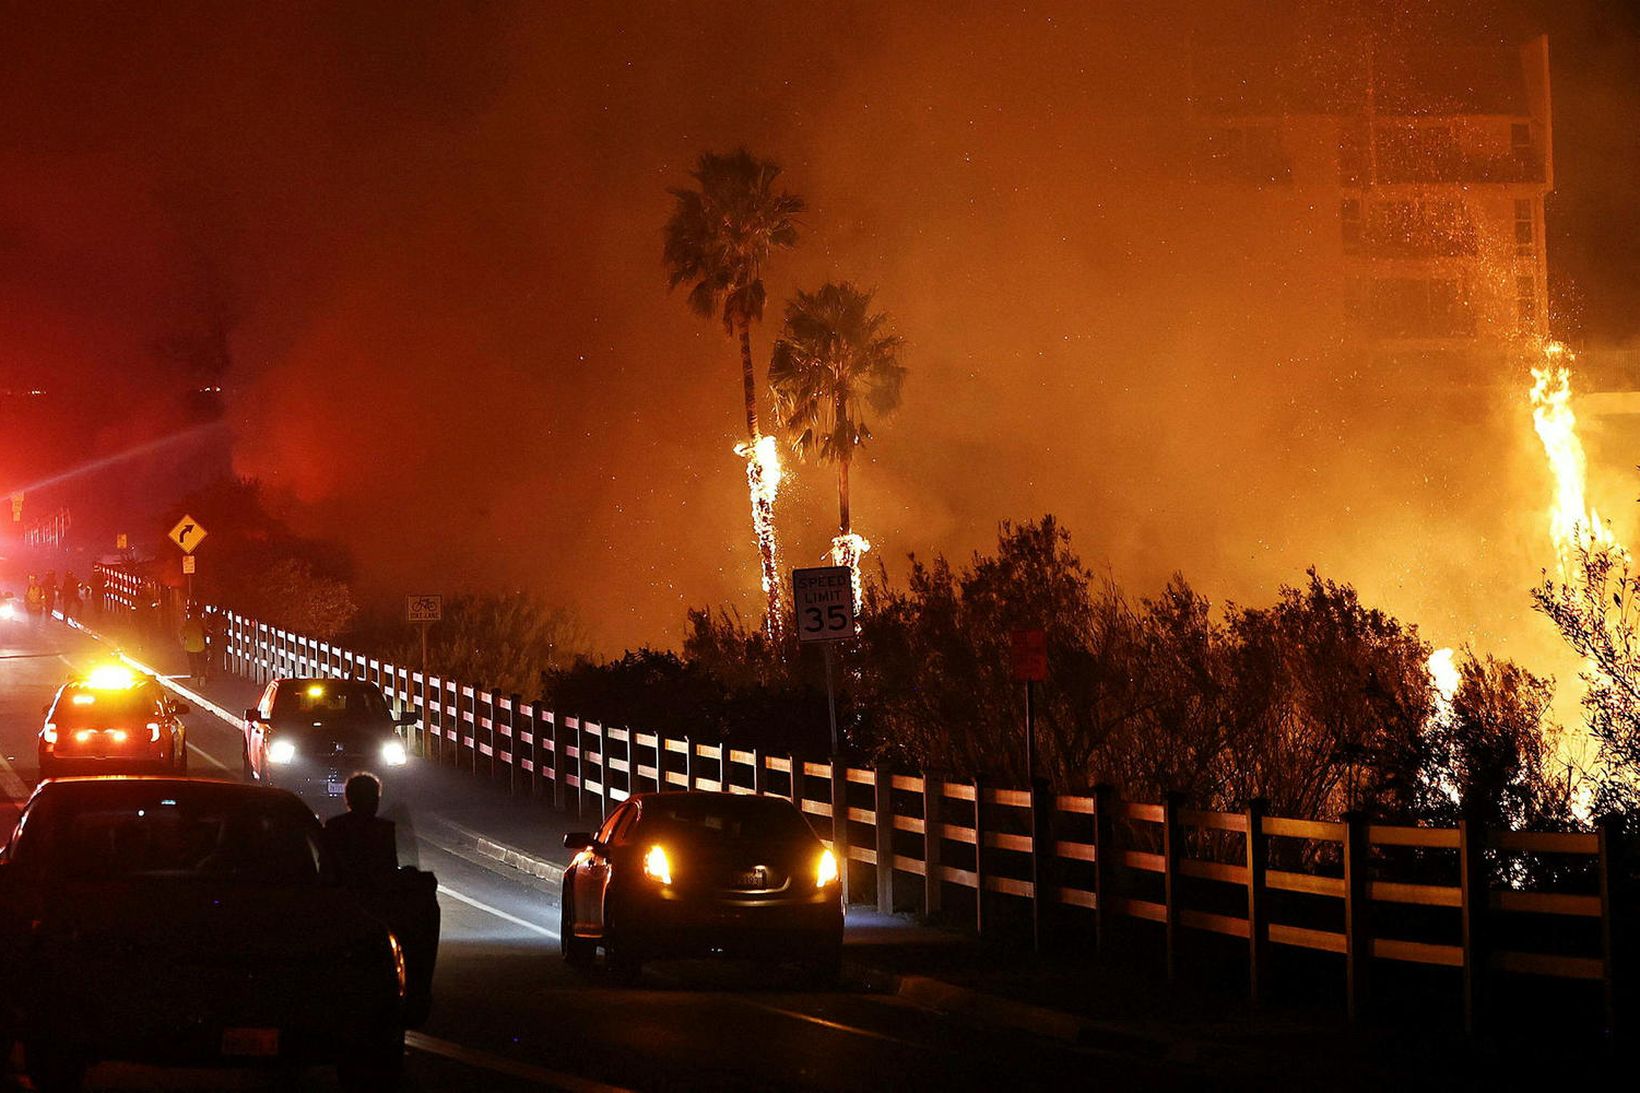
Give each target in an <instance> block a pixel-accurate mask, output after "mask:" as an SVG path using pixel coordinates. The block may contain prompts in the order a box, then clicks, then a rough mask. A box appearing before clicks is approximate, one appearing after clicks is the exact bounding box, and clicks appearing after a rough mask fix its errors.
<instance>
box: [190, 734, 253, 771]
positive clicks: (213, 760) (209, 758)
mask: <svg viewBox="0 0 1640 1093" xmlns="http://www.w3.org/2000/svg"><path fill="white" fill-rule="evenodd" d="M188 750H189V751H191V752H193V753H194V754H195V755H197V756H199V757H200V758H201V759H203V760H205V761H206V762H207V763H209V764H211V766H213V767H215V768H216V769H217V770H225V771H227V772H228V773H229V774H232V775H233V776H234V777H236V778H237V777H238V776H239V773H240V772H239V771H237V770H234V769H233V768H232V767H230V766H229V765H228V764H226V763H224V762H223V761H222V760H220V759H218V758H217V757H216V756H214V755H212V754H211V753H210V752H208V751H206V750H205V749H204V748H202V747H200V746H199V745H198V744H196V743H194V742H193V741H192V740H190V741H188Z"/></svg>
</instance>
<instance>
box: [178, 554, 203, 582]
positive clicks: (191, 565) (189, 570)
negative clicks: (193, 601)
mask: <svg viewBox="0 0 1640 1093" xmlns="http://www.w3.org/2000/svg"><path fill="white" fill-rule="evenodd" d="M198 569H199V559H198V558H195V557H194V556H193V555H192V554H184V555H183V556H182V572H183V573H185V574H187V575H188V576H190V577H191V576H193V575H194V573H196V572H198Z"/></svg>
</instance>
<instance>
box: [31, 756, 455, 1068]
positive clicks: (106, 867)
mask: <svg viewBox="0 0 1640 1093" xmlns="http://www.w3.org/2000/svg"><path fill="white" fill-rule="evenodd" d="M320 850H321V835H320V827H319V822H318V820H317V819H316V818H315V817H314V815H313V813H312V811H311V810H309V809H308V808H307V807H306V806H305V805H303V804H302V802H301V801H299V800H298V799H297V798H296V797H294V796H293V795H291V794H289V793H287V792H284V791H281V790H272V789H265V788H261V787H257V786H247V785H239V784H233V783H227V782H207V781H189V780H183V779H174V778H153V777H133V778H113V777H109V778H68V779H59V780H56V781H51V782H46V783H43V784H42V785H41V786H40V788H39V789H37V790H36V791H35V793H34V795H33V796H32V797H31V798H30V799H29V802H28V804H27V806H26V807H25V808H24V810H23V813H22V816H21V818H20V820H19V822H18V825H17V829H16V831H15V832H14V834H13V835H12V837H11V840H10V842H9V843H8V844H7V846H6V847H5V849H4V850H3V851H0V1001H3V1004H4V1008H3V1010H0V1013H3V1017H4V1020H5V1026H4V1027H5V1029H6V1030H7V1031H9V1032H10V1033H11V1034H12V1037H13V1038H15V1039H17V1040H20V1041H21V1042H22V1044H23V1054H24V1059H25V1065H26V1067H27V1069H28V1072H29V1074H30V1077H31V1078H32V1079H33V1080H34V1084H35V1086H36V1088H39V1089H43V1090H46V1089H50V1090H67V1089H75V1088H77V1087H78V1086H79V1084H80V1082H81V1080H82V1078H83V1075H84V1072H85V1069H86V1068H87V1066H89V1065H90V1064H93V1063H95V1062H98V1061H100V1060H105V1059H118V1060H130V1061H136V1062H144V1063H150V1064H156V1065H161V1066H184V1065H207V1066H210V1065H214V1066H245V1065H257V1064H264V1065H273V1066H279V1067H289V1066H293V1065H310V1064H322V1063H335V1064H337V1066H338V1069H339V1072H340V1075H341V1078H342V1081H343V1084H344V1086H345V1087H347V1088H349V1089H358V1090H367V1089H369V1090H378V1089H389V1088H392V1087H393V1086H394V1085H395V1084H396V1082H397V1078H398V1074H399V1071H400V1068H401V1066H402V1059H403V1052H404V1027H405V1026H404V1020H405V996H406V972H405V953H404V951H403V950H402V948H401V947H400V944H399V941H398V939H397V938H396V937H395V936H394V935H393V933H392V932H391V931H390V930H389V929H388V928H387V927H386V926H385V925H383V923H382V920H381V919H380V918H378V917H375V916H373V915H371V914H369V913H367V912H366V911H365V910H364V908H363V907H362V906H361V904H360V902H359V901H358V900H357V899H356V898H355V897H354V896H353V895H352V894H350V893H349V892H347V891H346V890H344V889H341V888H333V887H328V886H326V885H325V884H323V883H322V881H321V874H320V868H319V855H320ZM434 944H436V940H435V941H434Z"/></svg>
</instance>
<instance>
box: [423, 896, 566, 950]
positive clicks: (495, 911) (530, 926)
mask: <svg viewBox="0 0 1640 1093" xmlns="http://www.w3.org/2000/svg"><path fill="white" fill-rule="evenodd" d="M438 890H439V893H440V894H441V895H446V896H449V897H450V898H451V899H453V900H456V901H457V902H459V903H465V904H466V905H467V906H469V907H476V908H477V909H478V910H480V911H483V912H484V913H485V914H488V915H494V916H495V917H496V918H499V919H501V920H502V921H503V922H510V923H512V924H513V925H514V926H522V927H524V929H526V930H534V931H535V932H536V933H538V934H540V935H541V936H542V937H550V938H553V939H555V940H556V939H557V937H558V931H557V930H549V929H547V928H546V927H545V926H537V925H536V924H535V923H533V922H528V921H525V920H524V919H521V918H519V917H518V916H517V915H509V914H508V913H507V912H505V911H503V910H502V909H501V908H499V907H491V906H490V905H489V904H488V903H485V902H484V901H482V900H476V899H474V898H473V897H472V896H469V895H468V894H467V893H465V892H458V891H456V890H455V889H454V888H451V887H449V886H448V885H444V884H441V885H439V886H438Z"/></svg>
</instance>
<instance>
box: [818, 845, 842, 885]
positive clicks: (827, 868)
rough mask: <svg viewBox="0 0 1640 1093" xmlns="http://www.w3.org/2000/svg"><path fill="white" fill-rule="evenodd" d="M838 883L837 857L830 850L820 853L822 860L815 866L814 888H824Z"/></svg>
mask: <svg viewBox="0 0 1640 1093" xmlns="http://www.w3.org/2000/svg"><path fill="white" fill-rule="evenodd" d="M836 883H837V856H836V855H835V854H833V853H832V852H831V851H830V850H822V851H820V860H819V861H818V862H816V863H815V866H814V886H815V887H816V888H824V887H825V886H826V885H828V884H836Z"/></svg>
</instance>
